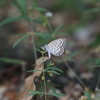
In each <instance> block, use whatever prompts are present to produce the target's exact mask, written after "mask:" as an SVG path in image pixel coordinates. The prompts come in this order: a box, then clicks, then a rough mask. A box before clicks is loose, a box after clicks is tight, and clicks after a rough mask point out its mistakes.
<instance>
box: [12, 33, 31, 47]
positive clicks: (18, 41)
mask: <svg viewBox="0 0 100 100" xmlns="http://www.w3.org/2000/svg"><path fill="white" fill-rule="evenodd" d="M28 36H29V34H26V35H24V36H23V37H21V38H19V39H18V40H17V41H16V42H15V43H14V44H13V46H12V47H13V48H14V47H16V45H18V44H19V43H20V42H21V41H22V40H23V39H25V38H27V37H28Z"/></svg>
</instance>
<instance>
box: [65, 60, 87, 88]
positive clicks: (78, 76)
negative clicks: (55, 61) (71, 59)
mask: <svg viewBox="0 0 100 100" xmlns="http://www.w3.org/2000/svg"><path fill="white" fill-rule="evenodd" d="M64 63H65V65H66V66H67V68H68V69H69V70H70V71H71V72H73V74H74V75H75V77H76V78H77V80H78V81H79V82H80V83H81V84H82V85H83V86H84V87H86V85H85V84H84V83H83V82H82V80H81V79H80V78H79V76H77V74H76V73H75V72H74V71H73V70H72V68H71V67H70V66H69V64H68V63H67V62H65V61H64Z"/></svg>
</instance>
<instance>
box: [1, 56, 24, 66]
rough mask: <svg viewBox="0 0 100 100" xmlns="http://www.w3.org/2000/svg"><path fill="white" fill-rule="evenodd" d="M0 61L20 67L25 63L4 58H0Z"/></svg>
mask: <svg viewBox="0 0 100 100" xmlns="http://www.w3.org/2000/svg"><path fill="white" fill-rule="evenodd" d="M0 61H3V62H6V63H13V64H21V65H25V64H26V62H25V61H23V60H17V59H10V58H4V57H0Z"/></svg>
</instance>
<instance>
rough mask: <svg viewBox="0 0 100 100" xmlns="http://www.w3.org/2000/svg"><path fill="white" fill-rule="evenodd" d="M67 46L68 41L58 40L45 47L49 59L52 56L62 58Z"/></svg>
mask: <svg viewBox="0 0 100 100" xmlns="http://www.w3.org/2000/svg"><path fill="white" fill-rule="evenodd" d="M65 46H66V39H65V38H61V39H56V40H54V41H52V42H50V43H49V44H47V45H45V46H44V47H45V50H46V51H47V52H48V56H49V58H50V57H51V54H53V55H55V56H60V55H62V54H63V52H64V48H65Z"/></svg>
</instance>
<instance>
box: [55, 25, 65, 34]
mask: <svg viewBox="0 0 100 100" xmlns="http://www.w3.org/2000/svg"><path fill="white" fill-rule="evenodd" d="M62 26H63V24H60V25H59V26H58V27H56V29H55V30H54V32H53V34H55V33H57V31H59V30H60V29H61V28H62Z"/></svg>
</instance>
